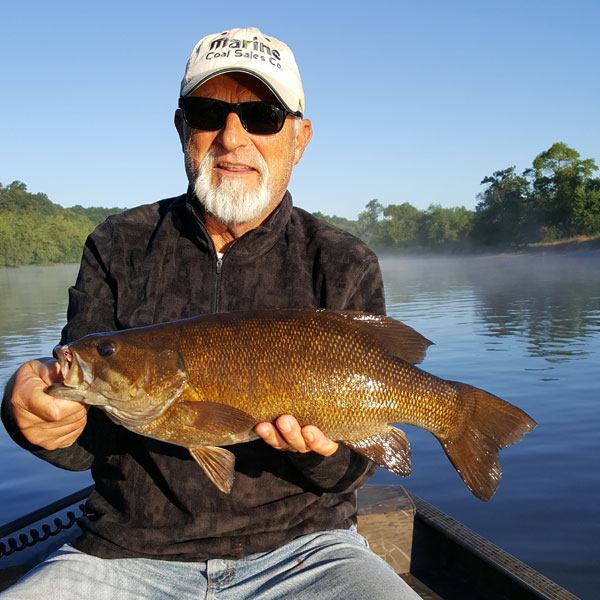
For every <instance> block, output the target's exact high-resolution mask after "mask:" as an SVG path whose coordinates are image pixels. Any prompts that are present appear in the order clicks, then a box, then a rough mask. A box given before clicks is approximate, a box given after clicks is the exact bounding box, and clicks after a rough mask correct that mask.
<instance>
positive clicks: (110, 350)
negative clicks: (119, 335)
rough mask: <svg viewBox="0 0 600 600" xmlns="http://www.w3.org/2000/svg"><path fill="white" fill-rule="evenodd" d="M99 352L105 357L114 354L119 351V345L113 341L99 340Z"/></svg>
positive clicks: (97, 346) (97, 347)
mask: <svg viewBox="0 0 600 600" xmlns="http://www.w3.org/2000/svg"><path fill="white" fill-rule="evenodd" d="M96 349H97V350H98V354H99V355H100V356H102V357H103V358H106V357H107V356H111V355H113V354H114V353H115V352H116V351H117V347H116V346H115V345H114V344H113V343H112V342H111V341H108V340H107V341H104V342H98V344H97V345H96Z"/></svg>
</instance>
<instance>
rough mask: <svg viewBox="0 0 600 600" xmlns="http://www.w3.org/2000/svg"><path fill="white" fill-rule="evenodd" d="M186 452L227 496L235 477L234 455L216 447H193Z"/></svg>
mask: <svg viewBox="0 0 600 600" xmlns="http://www.w3.org/2000/svg"><path fill="white" fill-rule="evenodd" d="M188 450H189V452H190V454H191V455H192V458H193V459H194V460H195V461H196V462H197V463H198V465H199V466H200V467H201V468H202V470H203V471H204V472H205V473H206V476H207V477H208V478H209V479H210V480H211V481H212V482H213V483H214V484H215V485H216V486H217V488H219V490H220V491H221V492H223V493H224V494H229V492H231V487H232V486H233V479H234V477H235V468H234V467H235V455H234V454H232V453H231V452H229V450H225V448H219V447H217V446H194V447H193V448H188Z"/></svg>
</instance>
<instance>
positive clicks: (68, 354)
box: [52, 345, 94, 389]
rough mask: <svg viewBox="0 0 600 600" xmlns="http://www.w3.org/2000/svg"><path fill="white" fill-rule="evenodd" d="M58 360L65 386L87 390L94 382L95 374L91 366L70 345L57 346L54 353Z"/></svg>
mask: <svg viewBox="0 0 600 600" xmlns="http://www.w3.org/2000/svg"><path fill="white" fill-rule="evenodd" d="M52 354H53V356H54V357H55V358H56V359H57V360H58V364H59V365H60V372H61V374H62V376H63V385H64V386H65V387H69V388H76V389H87V388H89V387H90V385H91V384H92V381H94V374H93V371H92V367H91V365H90V364H88V363H86V362H85V360H83V359H82V358H81V356H79V355H78V354H77V353H76V352H74V351H73V350H72V349H71V348H70V347H69V346H68V345H67V346H56V347H55V348H54V350H53V351H52Z"/></svg>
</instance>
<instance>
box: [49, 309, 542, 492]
mask: <svg viewBox="0 0 600 600" xmlns="http://www.w3.org/2000/svg"><path fill="white" fill-rule="evenodd" d="M430 344H431V342H429V340H427V339H425V338H424V337H423V336H421V335H420V334H419V333H417V332H416V331H415V330H413V329H411V328H410V327H407V326H406V325H404V324H402V323H400V322H399V321H396V320H394V319H391V318H389V317H382V316H378V315H369V314H365V313H358V312H348V311H347V312H342V311H327V310H318V309H309V310H286V309H282V310H270V311H269V310H256V311H245V312H240V313H219V314H215V315H206V316H203V317H196V318H192V319H185V320H181V321H174V322H171V323H163V324H159V325H153V326H149V327H141V328H136V329H129V330H123V331H117V332H112V333H103V334H93V335H89V336H85V337H84V338H82V339H80V340H78V341H76V342H73V343H72V344H69V345H67V346H64V347H62V348H60V349H58V350H57V356H58V358H59V361H60V362H61V366H62V369H63V374H64V384H59V385H57V386H52V387H51V388H49V391H48V393H51V394H53V395H55V396H58V397H62V398H70V399H73V400H79V401H83V402H86V403H88V404H93V405H98V406H100V407H102V408H103V409H104V410H106V412H107V413H108V414H109V416H110V417H111V418H112V419H113V420H114V421H115V422H117V423H119V424H122V425H124V426H125V427H127V428H129V429H131V430H132V431H135V432H137V433H140V434H142V435H146V436H149V437H153V438H156V439H159V440H163V441H166V442H170V443H173V444H178V445H181V446H185V447H187V448H189V449H190V453H191V454H192V456H193V457H194V458H195V459H196V461H197V462H198V464H200V466H202V467H203V468H204V469H205V471H206V473H207V474H208V476H209V477H210V478H211V479H212V480H213V481H214V482H215V484H216V485H217V486H218V487H219V489H221V490H222V491H226V492H227V491H229V490H230V488H231V485H232V482H233V466H234V465H233V455H232V454H231V453H230V452H228V451H227V450H225V449H223V448H220V446H227V445H230V444H236V443H241V442H246V441H249V440H252V439H256V437H257V436H256V434H255V433H254V426H255V425H256V424H257V423H259V422H262V421H274V420H275V419H276V418H277V417H278V416H279V415H281V414H292V415H294V416H295V417H296V418H297V419H298V421H299V423H300V425H308V424H310V425H315V426H317V427H319V428H320V429H322V430H323V432H324V433H325V434H326V435H327V436H328V437H330V438H331V439H334V440H337V441H341V442H343V443H345V444H347V445H348V446H350V447H352V448H353V449H354V450H356V451H357V452H360V453H361V454H364V455H366V456H368V457H369V458H371V459H372V460H374V461H375V462H377V463H378V464H380V465H382V466H385V467H386V468H388V469H390V470H391V471H393V472H395V473H397V474H399V475H407V474H409V473H410V448H409V444H408V441H407V440H406V437H405V436H404V434H403V433H402V432H401V431H399V430H398V429H396V428H394V427H392V426H390V423H406V424H411V425H416V426H419V427H422V428H424V429H427V430H428V431H430V432H431V433H433V435H435V436H436V437H437V438H438V440H439V441H440V443H441V444H442V446H443V447H444V450H445V451H446V453H447V455H448V457H449V458H450V460H451V462H452V463H453V464H454V466H455V467H456V469H457V471H458V472H459V474H460V476H461V477H462V478H463V480H464V481H465V483H466V484H467V486H468V487H469V489H471V491H472V492H473V493H474V494H475V495H476V496H478V497H479V498H482V499H484V500H488V499H489V498H491V496H492V495H493V493H494V491H495V490H496V487H497V485H498V482H499V478H500V468H499V465H498V449H499V448H503V447H505V446H507V445H509V444H511V443H514V442H516V441H518V440H519V439H521V437H522V436H523V435H524V434H525V433H527V432H528V431H530V430H531V429H532V428H533V427H534V426H535V422H534V421H533V420H532V419H531V418H530V417H529V416H527V415H526V414H525V413H524V412H522V411H521V410H520V409H518V408H516V407H514V406H512V405H511V404H508V403H506V402H504V401H503V400H500V399H499V398H497V397H495V396H492V395H491V394H488V393H487V392H484V391H483V390H479V389H477V388H473V387H471V386H468V385H466V384H462V383H458V382H451V381H445V380H443V379H440V378H438V377H435V376H433V375H430V374H429V373H426V372H425V371H423V370H421V369H419V368H417V367H415V366H414V364H416V363H419V362H420V361H421V360H422V359H423V358H424V355H425V352H426V350H427V347H428V346H429V345H430Z"/></svg>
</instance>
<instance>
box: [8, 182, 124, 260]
mask: <svg viewBox="0 0 600 600" xmlns="http://www.w3.org/2000/svg"><path fill="white" fill-rule="evenodd" d="M122 210H123V209H121V208H101V207H91V208H84V207H83V206H79V205H77V206H73V207H71V208H63V207H62V206H59V205H58V204H55V203H54V202H51V201H50V200H49V199H48V197H47V196H46V194H41V193H38V194H32V193H30V192H28V191H27V186H26V185H25V184H24V183H22V182H21V181H13V182H12V183H10V184H8V185H7V186H3V185H2V184H1V183H0V267H17V266H20V265H35V264H52V263H76V262H79V260H80V259H81V252H82V249H83V244H84V242H85V239H86V237H87V236H88V234H89V233H90V232H91V231H92V230H93V229H94V227H95V226H96V225H98V224H99V223H101V222H102V221H103V220H104V219H106V217H107V216H108V215H110V214H113V213H116V212H120V211H122Z"/></svg>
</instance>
